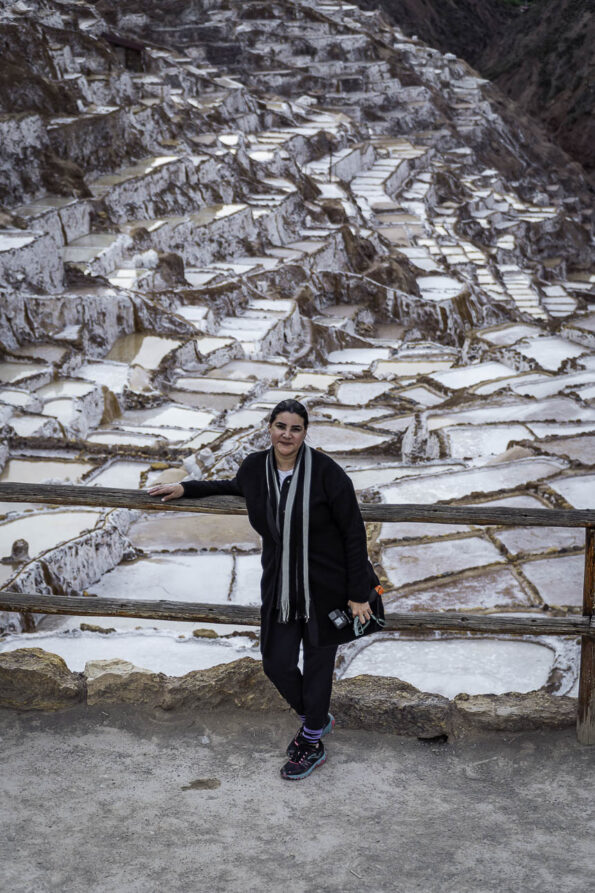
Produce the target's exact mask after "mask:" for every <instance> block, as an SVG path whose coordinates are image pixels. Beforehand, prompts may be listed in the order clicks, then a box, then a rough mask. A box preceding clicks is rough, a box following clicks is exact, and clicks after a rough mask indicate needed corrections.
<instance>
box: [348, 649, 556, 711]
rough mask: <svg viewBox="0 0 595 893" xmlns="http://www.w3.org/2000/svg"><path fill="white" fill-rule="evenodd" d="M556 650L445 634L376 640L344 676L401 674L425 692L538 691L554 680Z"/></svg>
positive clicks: (357, 656) (349, 667) (359, 655)
mask: <svg viewBox="0 0 595 893" xmlns="http://www.w3.org/2000/svg"><path fill="white" fill-rule="evenodd" d="M553 661H554V652H553V651H552V650H551V649H550V648H547V647H545V646H543V645H537V644H534V643H531V642H509V641H505V640H498V639H464V640H463V639H439V640H435V641H422V642H420V641H417V642H411V641H404V640H402V639H385V640H381V641H375V642H372V643H371V644H370V645H368V646H367V647H365V648H364V649H363V650H362V651H361V652H360V653H359V654H357V655H356V657H354V659H353V660H352V661H351V662H350V663H349V664H348V665H347V668H346V669H345V670H344V671H343V672H342V673H341V678H345V679H349V678H351V677H353V676H359V675H361V674H368V675H371V676H396V677H397V678H399V679H402V680H403V681H404V682H409V683H410V684H411V685H414V686H415V687H416V688H418V689H420V690H421V691H428V692H435V693H436V694H440V695H444V696H445V697H447V698H454V697H455V696H456V695H458V694H460V693H462V692H466V693H467V694H469V695H478V694H488V693H491V694H503V693H504V692H508V691H518V692H525V691H533V690H534V689H537V688H541V686H543V685H545V683H546V682H547V680H548V677H549V674H550V671H551V669H552V665H553Z"/></svg>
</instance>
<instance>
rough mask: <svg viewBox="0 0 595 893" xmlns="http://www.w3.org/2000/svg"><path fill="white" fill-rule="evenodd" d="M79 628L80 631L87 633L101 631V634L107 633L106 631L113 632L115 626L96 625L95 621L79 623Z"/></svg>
mask: <svg viewBox="0 0 595 893" xmlns="http://www.w3.org/2000/svg"><path fill="white" fill-rule="evenodd" d="M79 629H80V630H82V632H87V633H103V635H107V634H108V633H115V631H116V628H115V627H114V626H97V624H96V623H80V624H79Z"/></svg>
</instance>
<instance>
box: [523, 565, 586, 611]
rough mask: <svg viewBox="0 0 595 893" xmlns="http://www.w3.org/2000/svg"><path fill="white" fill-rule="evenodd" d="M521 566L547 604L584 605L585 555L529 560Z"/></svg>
mask: <svg viewBox="0 0 595 893" xmlns="http://www.w3.org/2000/svg"><path fill="white" fill-rule="evenodd" d="M521 567H522V571H523V573H524V574H525V576H526V577H527V579H528V580H530V581H531V583H533V585H534V586H535V587H536V589H537V591H538V592H539V595H540V596H541V598H542V599H543V601H544V602H545V603H546V604H547V605H574V606H581V605H582V603H583V581H584V575H585V559H584V556H583V555H564V556H562V557H560V558H543V559H539V560H538V561H527V562H525V564H523V565H521Z"/></svg>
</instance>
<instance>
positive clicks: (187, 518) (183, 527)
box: [128, 501, 260, 560]
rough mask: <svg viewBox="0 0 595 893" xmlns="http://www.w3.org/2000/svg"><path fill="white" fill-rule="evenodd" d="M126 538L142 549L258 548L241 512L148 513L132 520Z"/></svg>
mask: <svg viewBox="0 0 595 893" xmlns="http://www.w3.org/2000/svg"><path fill="white" fill-rule="evenodd" d="M179 504H180V505H183V501H180V503H179ZM128 538H129V539H130V541H131V543H132V544H133V545H134V546H137V547H138V548H140V549H143V550H144V551H145V552H161V551H163V552H177V551H180V550H183V549H197V550H202V549H209V550H210V549H217V550H223V551H235V550H238V551H242V552H246V551H253V550H255V549H258V550H260V537H259V536H258V534H257V533H256V532H255V531H254V530H253V529H252V527H251V526H250V522H249V521H248V518H247V517H245V516H243V515H207V514H205V515H198V514H194V513H193V514H183V515H178V514H175V515H174V514H172V513H171V512H167V513H166V514H152V515H149V516H148V517H143V518H142V519H141V520H139V521H136V522H135V523H134V524H132V525H131V527H130V530H129V531H128ZM259 560H260V559H259Z"/></svg>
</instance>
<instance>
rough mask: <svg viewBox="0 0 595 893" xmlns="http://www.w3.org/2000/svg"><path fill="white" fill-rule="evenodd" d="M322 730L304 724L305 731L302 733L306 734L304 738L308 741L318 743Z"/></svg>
mask: <svg viewBox="0 0 595 893" xmlns="http://www.w3.org/2000/svg"><path fill="white" fill-rule="evenodd" d="M322 732H323V729H309V728H308V726H306V725H304V731H303V732H302V735H303V736H304V739H305V740H306V741H307V742H308V744H318V742H319V741H320V736H321V735H322Z"/></svg>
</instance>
